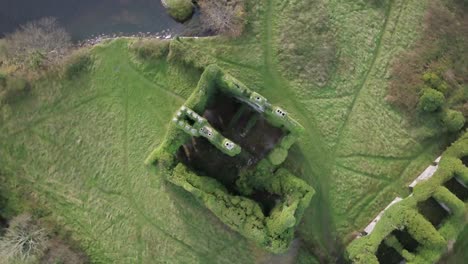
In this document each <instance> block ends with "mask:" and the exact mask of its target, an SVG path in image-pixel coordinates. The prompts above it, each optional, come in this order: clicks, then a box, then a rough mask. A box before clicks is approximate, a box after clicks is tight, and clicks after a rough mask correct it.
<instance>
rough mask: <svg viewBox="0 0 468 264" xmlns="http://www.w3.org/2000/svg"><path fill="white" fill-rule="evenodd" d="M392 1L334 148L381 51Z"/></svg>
mask: <svg viewBox="0 0 468 264" xmlns="http://www.w3.org/2000/svg"><path fill="white" fill-rule="evenodd" d="M393 2H394V0H390V2H389V3H388V7H387V11H386V12H385V21H384V24H383V26H382V30H381V31H380V34H379V37H378V39H377V46H376V48H375V51H374V54H373V56H372V61H371V63H370V66H369V69H368V70H367V71H366V73H365V75H364V78H363V80H362V82H361V83H360V84H359V86H358V88H357V90H356V92H355V93H354V94H355V95H354V98H353V101H352V102H351V105H350V107H349V109H348V111H347V113H346V116H345V121H344V123H343V124H342V125H341V127H340V128H339V131H338V144H336V147H335V148H336V149H338V148H339V147H340V146H341V145H342V140H343V132H344V130H345V129H346V127H347V126H348V122H349V119H350V117H351V114H352V113H353V111H354V108H355V106H356V102H357V99H358V98H359V95H360V94H361V91H362V89H363V88H364V87H365V86H366V84H367V81H368V79H369V75H370V73H371V72H372V71H373V70H374V67H375V64H376V62H377V58H378V57H379V55H380V51H381V48H382V38H383V36H384V34H385V32H386V31H387V26H388V22H389V20H390V14H391V11H392V6H393Z"/></svg>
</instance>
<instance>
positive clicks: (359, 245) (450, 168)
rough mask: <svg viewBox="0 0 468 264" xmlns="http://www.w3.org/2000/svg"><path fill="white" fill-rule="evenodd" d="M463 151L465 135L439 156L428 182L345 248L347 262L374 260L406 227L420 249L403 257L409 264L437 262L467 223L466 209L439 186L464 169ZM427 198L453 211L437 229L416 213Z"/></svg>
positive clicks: (467, 144) (467, 141) (467, 147)
mask: <svg viewBox="0 0 468 264" xmlns="http://www.w3.org/2000/svg"><path fill="white" fill-rule="evenodd" d="M466 152H468V133H465V134H464V135H463V136H462V137H461V138H460V139H459V140H458V141H457V142H455V143H454V144H453V145H452V146H451V147H450V148H448V149H447V150H446V151H445V152H444V153H443V154H442V160H441V161H440V164H439V168H438V170H437V171H436V173H435V174H434V175H433V176H432V177H431V178H430V179H428V180H426V181H423V182H421V183H419V184H418V185H416V187H415V188H414V190H413V195H412V196H408V197H407V198H405V199H404V200H403V201H401V202H399V203H397V204H395V205H393V206H392V207H390V208H389V209H388V210H387V211H385V213H384V215H383V216H382V218H381V219H380V221H379V222H378V223H377V225H376V226H375V228H374V230H373V232H372V233H371V234H369V235H367V236H365V237H362V238H358V239H355V240H354V241H353V242H352V243H351V244H350V245H349V246H348V248H347V252H348V254H349V259H350V260H351V261H353V262H354V263H366V262H365V261H366V260H372V259H374V260H375V253H376V251H377V248H378V246H379V244H380V243H381V242H382V241H383V240H384V239H386V238H387V237H388V235H389V234H390V233H391V232H392V231H393V230H395V229H400V230H402V229H403V228H406V229H407V231H408V233H409V234H410V235H411V236H412V237H413V238H414V239H415V240H416V241H418V243H419V244H420V246H419V247H418V251H417V253H416V254H415V255H409V254H403V257H405V258H406V260H407V261H411V262H412V263H432V262H436V261H437V260H438V259H439V258H440V257H441V255H442V254H443V253H444V252H445V248H446V246H447V243H448V241H453V240H456V239H457V237H458V235H459V234H460V232H461V231H462V230H463V228H464V227H465V226H466V225H467V223H468V222H467V219H466V214H467V213H468V209H467V208H466V206H465V204H464V202H463V201H460V200H459V199H458V198H457V197H456V196H455V195H454V194H452V193H451V192H450V191H448V190H447V189H446V188H445V187H443V186H441V185H442V184H443V183H445V182H446V181H448V180H449V179H450V178H452V177H454V176H455V175H456V173H457V171H460V170H465V169H466V168H464V166H463V164H462V163H461V160H460V157H462V156H463V155H466ZM462 168H463V169H462ZM430 197H434V198H435V199H437V200H438V201H440V202H443V203H444V204H445V205H446V206H448V207H449V208H450V210H451V212H452V213H451V214H450V216H449V218H448V219H447V220H445V221H444V223H443V225H442V227H441V228H439V229H438V230H437V229H435V228H434V226H432V224H431V223H430V222H429V221H427V220H426V219H425V218H424V216H422V215H421V214H420V213H419V212H418V211H417V210H418V209H417V203H418V202H421V201H424V200H426V199H428V198H430Z"/></svg>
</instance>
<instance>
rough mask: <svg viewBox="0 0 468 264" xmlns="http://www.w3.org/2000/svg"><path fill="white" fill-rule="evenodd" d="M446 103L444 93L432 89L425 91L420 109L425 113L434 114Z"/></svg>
mask: <svg viewBox="0 0 468 264" xmlns="http://www.w3.org/2000/svg"><path fill="white" fill-rule="evenodd" d="M444 102H445V96H444V94H443V93H441V92H439V91H437V90H435V89H432V88H427V89H424V92H423V94H422V96H421V97H420V98H419V108H420V109H422V110H423V111H425V112H434V111H436V110H438V109H439V108H440V107H441V106H442V105H443V104H444Z"/></svg>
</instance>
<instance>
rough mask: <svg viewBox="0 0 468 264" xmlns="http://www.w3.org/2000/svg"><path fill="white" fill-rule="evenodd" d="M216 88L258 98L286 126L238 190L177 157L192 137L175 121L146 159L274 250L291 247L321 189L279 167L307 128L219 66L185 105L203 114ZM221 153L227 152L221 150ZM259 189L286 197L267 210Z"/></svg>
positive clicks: (211, 68) (274, 119)
mask: <svg viewBox="0 0 468 264" xmlns="http://www.w3.org/2000/svg"><path fill="white" fill-rule="evenodd" d="M216 89H221V91H223V92H226V93H229V94H231V95H233V96H237V97H239V98H244V100H246V101H248V100H251V99H252V97H253V99H256V100H257V102H258V103H259V104H260V107H263V109H264V112H263V115H264V116H265V118H266V119H267V121H269V122H270V123H271V124H272V125H273V126H276V127H279V128H282V129H283V130H285V131H286V135H285V136H284V137H283V138H282V139H281V140H280V142H279V143H278V144H277V145H276V147H275V148H274V149H273V150H271V152H270V154H269V155H268V156H267V158H266V159H263V160H261V161H260V162H259V163H258V164H257V165H256V167H255V168H253V169H250V170H247V171H243V172H241V173H240V175H239V179H238V180H237V182H236V186H237V190H238V193H236V194H232V193H230V192H229V191H228V190H227V189H226V187H225V186H224V185H222V184H221V183H220V182H218V181H217V180H216V179H214V178H211V177H207V176H206V175H197V174H196V173H195V172H193V171H191V170H190V169H189V168H188V167H187V166H185V165H184V164H182V163H179V162H178V161H177V159H176V157H175V153H176V152H177V150H178V149H179V148H180V147H181V146H182V145H183V144H184V143H185V142H187V141H189V140H190V135H189V134H187V133H184V132H183V130H180V129H178V128H177V126H176V125H175V124H174V123H171V124H170V125H169V129H168V131H167V134H166V136H165V139H164V140H163V142H162V143H161V145H160V146H159V147H158V148H157V149H156V150H154V151H153V153H151V155H150V156H149V157H148V158H147V160H146V164H148V165H156V168H157V171H158V173H159V174H160V175H161V176H163V177H166V179H167V180H168V181H169V182H171V183H173V184H175V185H177V186H179V187H182V188H183V189H184V190H186V191H188V192H190V193H191V194H192V195H193V196H195V197H196V198H197V200H198V201H200V202H201V203H202V204H203V205H205V206H206V207H207V208H208V209H209V210H210V211H212V212H213V213H214V214H215V215H216V216H217V217H218V218H219V219H221V221H223V222H224V223H225V224H226V225H228V226H229V227H230V228H232V229H234V230H236V231H237V232H239V233H240V234H242V235H243V236H245V237H246V238H248V239H250V240H252V241H254V242H255V243H257V244H258V245H260V246H262V247H264V248H265V249H267V250H269V251H271V252H273V253H282V252H285V251H286V250H287V249H288V247H289V244H290V243H291V242H292V240H293V238H294V230H295V227H296V226H297V225H298V224H299V222H300V220H301V218H302V216H303V214H304V211H305V209H306V208H307V206H308V205H309V203H310V200H311V199H312V196H313V195H314V192H315V191H314V189H313V188H312V187H310V186H309V185H308V184H307V183H306V182H305V181H303V180H301V179H299V178H297V177H296V176H294V175H292V174H291V173H289V172H288V171H287V170H285V169H283V168H278V167H277V166H278V165H280V164H281V163H283V162H284V160H285V159H286V157H287V155H288V149H289V148H290V147H291V146H292V145H293V144H294V142H295V141H296V140H297V138H298V137H299V135H300V133H301V132H302V131H303V128H302V126H301V125H300V124H299V123H297V122H296V121H295V120H294V119H292V118H291V117H289V116H288V115H285V116H280V115H278V114H276V113H275V112H274V111H276V109H277V108H275V107H274V106H272V105H271V104H269V103H268V102H267V100H266V99H265V98H263V97H262V96H261V95H259V94H257V93H254V92H252V91H251V90H249V89H248V88H247V87H246V86H245V85H244V84H242V83H241V82H239V81H238V80H236V79H234V78H233V77H232V76H229V75H227V74H225V73H224V72H223V71H222V70H221V69H220V68H219V67H218V66H216V65H210V66H208V67H206V69H205V70H204V72H203V74H202V76H201V78H200V81H199V83H198V86H197V88H196V89H195V91H194V92H193V93H192V95H191V96H190V97H189V98H188V99H187V101H186V102H185V104H184V105H185V106H186V107H187V108H190V109H192V110H193V111H195V112H197V113H202V112H203V111H204V109H205V108H206V106H207V104H208V102H209V100H210V98H211V96H212V95H213V94H214V93H215V91H216ZM262 104H263V105H262ZM220 155H223V154H222V153H221V152H220ZM255 191H262V192H268V193H270V194H275V195H277V196H278V197H280V199H279V200H278V201H277V202H276V203H275V205H274V206H273V208H272V209H271V210H270V212H267V213H266V212H264V211H263V210H262V206H261V205H260V204H259V203H258V202H257V201H255V200H253V199H251V198H248V197H250V196H251V195H252V193H254V192H255Z"/></svg>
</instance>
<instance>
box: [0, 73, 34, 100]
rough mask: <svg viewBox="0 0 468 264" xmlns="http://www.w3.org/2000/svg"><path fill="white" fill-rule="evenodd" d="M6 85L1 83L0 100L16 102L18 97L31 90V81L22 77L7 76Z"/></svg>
mask: <svg viewBox="0 0 468 264" xmlns="http://www.w3.org/2000/svg"><path fill="white" fill-rule="evenodd" d="M2 82H4V83H5V86H1V85H0V101H1V102H3V103H14V102H15V101H16V100H17V99H18V98H20V97H21V96H23V95H25V94H26V93H27V92H28V91H29V83H28V82H27V81H26V80H25V79H23V78H20V77H5V78H4V79H3V81H2Z"/></svg>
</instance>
